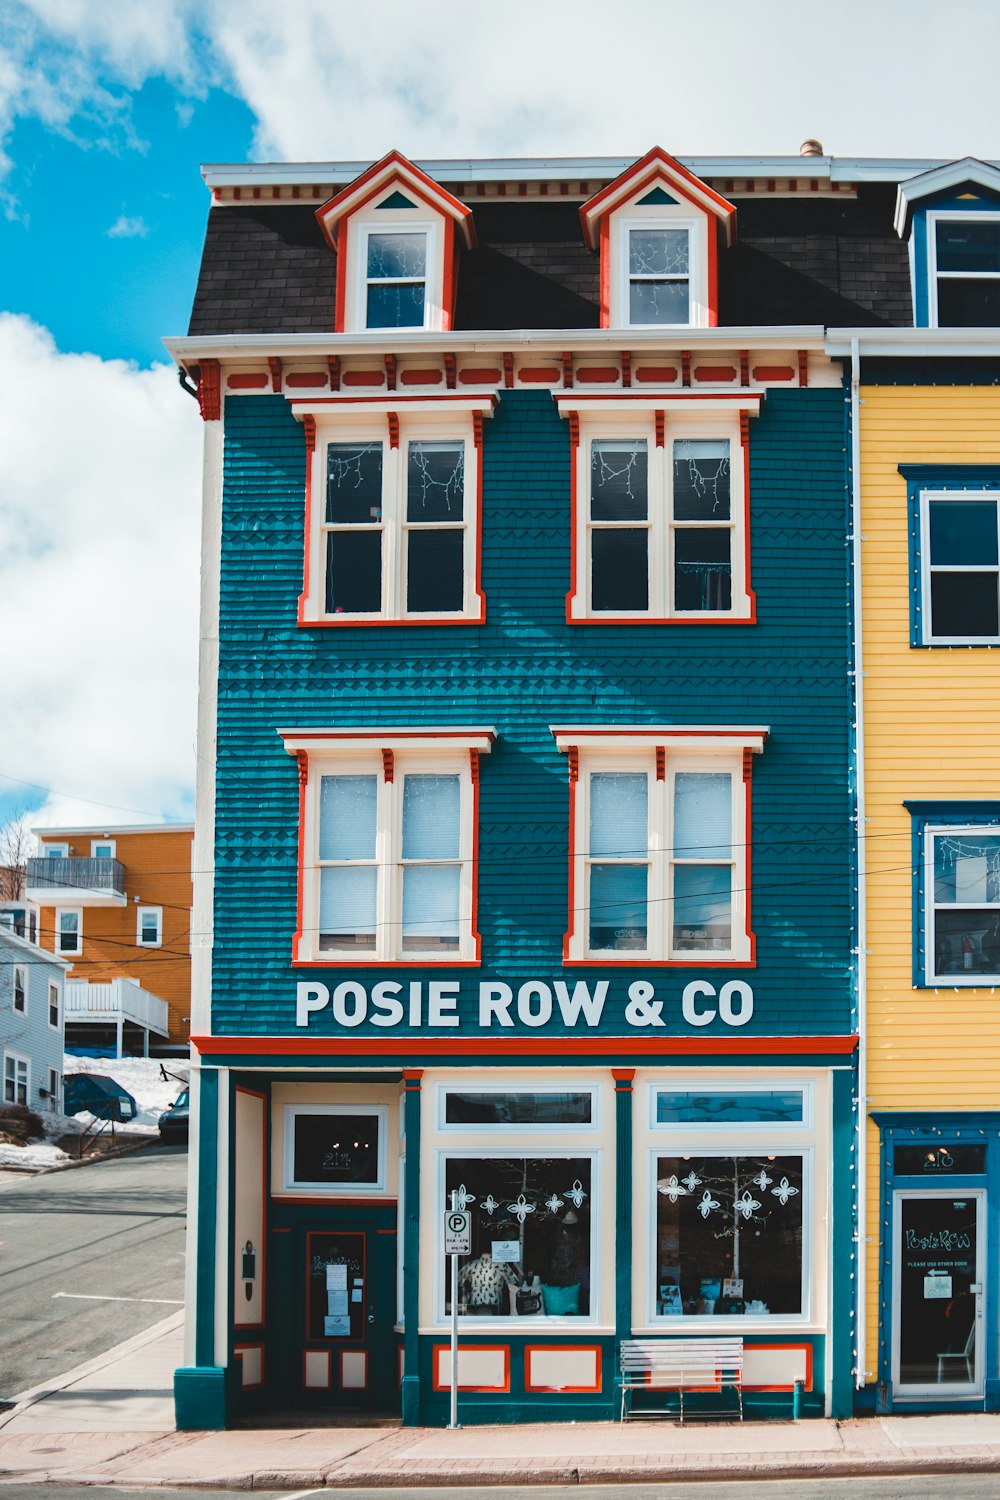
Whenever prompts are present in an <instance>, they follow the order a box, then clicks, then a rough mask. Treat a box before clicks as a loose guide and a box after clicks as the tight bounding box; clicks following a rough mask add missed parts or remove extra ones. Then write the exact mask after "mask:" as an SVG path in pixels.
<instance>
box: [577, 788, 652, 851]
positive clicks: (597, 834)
mask: <svg viewBox="0 0 1000 1500" xmlns="http://www.w3.org/2000/svg"><path fill="white" fill-rule="evenodd" d="M648 796H649V789H648V784H647V780H646V774H645V772H644V771H595V772H594V773H593V775H592V776H591V778H590V853H591V854H615V855H619V856H621V857H623V858H627V857H628V856H629V855H632V856H636V855H637V856H638V857H639V858H640V859H645V858H646V851H647V849H648V847H649V832H648V827H649V820H648V816H647V803H648Z"/></svg>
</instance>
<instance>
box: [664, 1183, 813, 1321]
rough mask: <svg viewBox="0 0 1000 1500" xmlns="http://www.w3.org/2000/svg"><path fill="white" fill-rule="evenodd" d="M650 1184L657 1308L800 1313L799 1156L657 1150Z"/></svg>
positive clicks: (671, 1312) (707, 1313)
mask: <svg viewBox="0 0 1000 1500" xmlns="http://www.w3.org/2000/svg"><path fill="white" fill-rule="evenodd" d="M656 1187H657V1191H656V1246H657V1268H656V1291H657V1297H656V1311H657V1313H658V1314H659V1315H660V1316H664V1315H666V1316H676V1317H695V1316H701V1317H712V1316H716V1317H717V1316H719V1315H720V1314H721V1315H723V1316H730V1317H734V1316H735V1317H740V1316H742V1315H746V1316H747V1317H754V1316H762V1315H765V1314H767V1313H771V1314H782V1313H784V1314H786V1315H787V1314H790V1313H801V1312H802V1219H803V1207H802V1199H803V1174H802V1158H801V1156H769V1155H766V1154H764V1155H755V1156H661V1157H658V1158H657V1162H656ZM727 1282H728V1283H729V1285H728V1286H727V1285H726V1283H727Z"/></svg>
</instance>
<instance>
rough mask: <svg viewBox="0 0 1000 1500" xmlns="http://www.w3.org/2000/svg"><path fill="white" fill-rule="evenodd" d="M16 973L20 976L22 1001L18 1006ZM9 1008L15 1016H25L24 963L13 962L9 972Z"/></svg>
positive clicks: (26, 988) (25, 978)
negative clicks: (11, 969)
mask: <svg viewBox="0 0 1000 1500" xmlns="http://www.w3.org/2000/svg"><path fill="white" fill-rule="evenodd" d="M18 975H20V977H21V999H22V1002H23V1004H22V1005H21V1006H20V1007H18V1005H17V1004H16V1000H17V980H18ZM10 1008H11V1010H12V1011H13V1012H14V1014H15V1016H27V1014H28V970H27V967H26V965H24V964H15V965H14V967H13V971H12V973H11V983H10Z"/></svg>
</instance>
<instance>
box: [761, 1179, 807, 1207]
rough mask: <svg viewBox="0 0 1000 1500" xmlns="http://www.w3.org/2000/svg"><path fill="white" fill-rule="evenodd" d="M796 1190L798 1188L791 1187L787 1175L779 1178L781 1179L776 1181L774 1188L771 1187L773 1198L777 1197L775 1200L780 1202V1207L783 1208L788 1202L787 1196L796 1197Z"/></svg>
mask: <svg viewBox="0 0 1000 1500" xmlns="http://www.w3.org/2000/svg"><path fill="white" fill-rule="evenodd" d="M798 1191H799V1190H798V1188H797V1187H792V1185H791V1183H790V1182H789V1180H788V1178H787V1177H783V1178H782V1179H781V1181H780V1182H779V1183H778V1186H777V1187H776V1188H772V1189H771V1192H772V1194H773V1195H774V1197H775V1198H777V1200H778V1202H779V1203H780V1204H781V1206H782V1208H784V1206H785V1204H786V1203H787V1202H788V1200H789V1198H794V1197H796V1195H797V1194H798ZM759 1206H760V1205H759V1204H758V1207H759Z"/></svg>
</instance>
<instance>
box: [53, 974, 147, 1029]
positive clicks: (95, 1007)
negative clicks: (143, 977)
mask: <svg viewBox="0 0 1000 1500" xmlns="http://www.w3.org/2000/svg"><path fill="white" fill-rule="evenodd" d="M65 1001H66V1020H67V1021H68V1022H73V1021H75V1022H77V1023H79V1022H81V1021H105V1022H108V1021H114V1022H117V1021H119V1020H122V1021H129V1022H131V1024H132V1025H134V1026H142V1027H143V1028H144V1030H146V1031H155V1032H156V1034H157V1035H158V1036H168V1035H169V1028H168V1022H167V1002H166V1001H165V1000H161V999H160V997H159V995H154V994H151V992H150V991H149V990H144V989H143V987H142V985H141V984H135V983H134V982H133V981H132V980H131V979H111V980H109V981H108V983H107V984H91V983H90V982H89V981H88V980H86V979H68V980H67V981H66V995H65Z"/></svg>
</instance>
